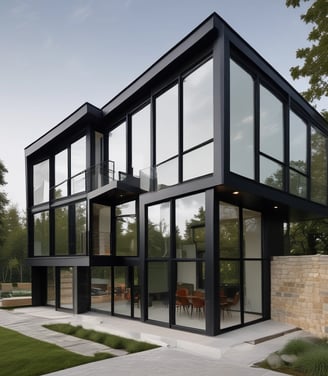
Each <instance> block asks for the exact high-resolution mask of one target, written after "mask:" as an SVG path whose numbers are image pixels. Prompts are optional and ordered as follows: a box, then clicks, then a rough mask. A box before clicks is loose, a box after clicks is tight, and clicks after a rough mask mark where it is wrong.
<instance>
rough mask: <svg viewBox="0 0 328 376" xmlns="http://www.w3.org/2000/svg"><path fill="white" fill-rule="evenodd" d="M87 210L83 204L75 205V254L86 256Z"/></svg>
mask: <svg viewBox="0 0 328 376" xmlns="http://www.w3.org/2000/svg"><path fill="white" fill-rule="evenodd" d="M86 211H87V208H86V203H85V202H79V203H77V204H75V253H76V254H86V251H87V238H86V235H87V234H86V231H87V212H86Z"/></svg>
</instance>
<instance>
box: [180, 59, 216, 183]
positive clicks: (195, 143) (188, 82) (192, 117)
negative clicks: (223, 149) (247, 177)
mask: <svg viewBox="0 0 328 376" xmlns="http://www.w3.org/2000/svg"><path fill="white" fill-rule="evenodd" d="M205 144H207V145H205ZM183 152H184V156H183V180H189V179H192V178H195V177H199V176H203V175H206V174H211V173H213V60H212V59H211V60H209V61H207V62H206V63H204V64H202V65H201V66H200V67H199V68H197V69H196V70H194V71H193V72H192V73H191V74H189V75H188V76H187V77H185V78H184V80H183Z"/></svg>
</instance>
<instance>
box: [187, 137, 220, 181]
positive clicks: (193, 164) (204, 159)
mask: <svg viewBox="0 0 328 376" xmlns="http://www.w3.org/2000/svg"><path fill="white" fill-rule="evenodd" d="M213 159H214V157H213V142H211V143H209V144H207V145H205V146H203V147H201V148H198V149H195V150H193V151H190V152H189V153H186V154H184V155H183V180H184V181H186V180H189V179H193V178H197V177H199V176H204V175H208V174H212V173H213Z"/></svg>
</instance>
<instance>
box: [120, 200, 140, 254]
mask: <svg viewBox="0 0 328 376" xmlns="http://www.w3.org/2000/svg"><path fill="white" fill-rule="evenodd" d="M115 217H116V256H137V250H138V248H137V220H136V207H135V201H131V202H126V203H125V204H122V205H117V206H116V209H115Z"/></svg>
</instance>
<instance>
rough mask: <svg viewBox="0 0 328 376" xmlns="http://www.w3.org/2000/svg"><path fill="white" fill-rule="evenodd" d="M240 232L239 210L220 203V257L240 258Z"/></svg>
mask: <svg viewBox="0 0 328 376" xmlns="http://www.w3.org/2000/svg"><path fill="white" fill-rule="evenodd" d="M239 232H240V228H239V208H238V207H237V206H234V205H230V204H227V203H225V202H220V238H219V247H220V257H222V258H239V257H240V242H239Z"/></svg>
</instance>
